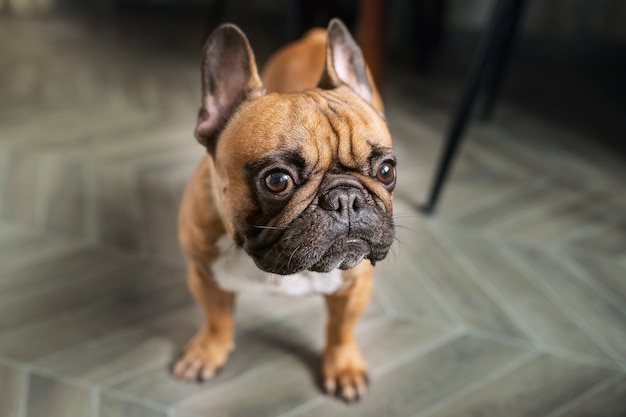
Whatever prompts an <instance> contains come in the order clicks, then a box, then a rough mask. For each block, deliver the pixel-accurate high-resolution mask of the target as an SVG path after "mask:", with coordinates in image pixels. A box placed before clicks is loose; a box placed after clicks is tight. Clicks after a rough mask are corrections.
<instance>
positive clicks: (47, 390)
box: [0, 17, 626, 417]
mask: <svg viewBox="0 0 626 417" xmlns="http://www.w3.org/2000/svg"><path fill="white" fill-rule="evenodd" d="M130 28H131V29H129V28H128V27H125V26H124V25H123V24H122V23H121V22H116V23H111V22H108V23H102V22H93V21H81V20H64V19H50V20H39V21H24V20H23V21H17V20H11V19H9V18H6V17H5V18H3V19H2V20H0V51H1V54H2V56H1V57H0V416H2V417H40V416H63V417H73V416H77V417H85V416H92V417H98V416H99V417H113V416H124V417H126V416H128V417H135V416H141V417H148V416H149V417H156V416H176V417H201V416H211V417H214V416H246V417H247V416H281V417H287V416H289V417H295V416H341V417H347V416H353V415H354V416H375V417H380V416H406V417H426V416H433V417H434V416H437V417H443V416H455V417H456V416H507V417H511V416H527V417H538V416H546V417H565V416H568V417H570V416H580V417H583V416H613V417H618V416H625V415H626V401H624V398H626V373H625V370H626V188H625V187H624V184H625V183H626V182H625V181H626V167H625V164H624V163H623V161H622V160H620V159H619V157H618V156H616V155H615V154H613V153H612V152H609V151H607V150H604V149H603V148H601V147H599V146H597V145H595V144H594V141H593V139H594V138H593V137H588V136H585V135H582V134H581V133H579V132H577V131H576V130H570V129H568V128H567V127H564V126H563V125H554V124H551V123H550V122H547V121H544V120H542V119H538V118H537V117H535V116H533V115H532V113H528V112H525V111H523V110H521V109H519V108H516V107H515V106H512V105H508V104H507V103H504V104H503V106H502V107H501V108H500V111H499V113H498V117H497V119H496V121H494V122H493V123H488V124H485V123H477V124H475V125H474V126H473V128H472V129H471V131H470V134H469V137H468V140H467V143H466V145H465V146H464V147H463V150H462V154H461V157H460V159H459V160H458V163H457V164H456V167H455V170H454V173H453V175H452V178H451V181H450V183H449V186H448V188H447V189H446V191H445V194H444V196H443V200H442V204H441V207H440V210H439V212H438V213H437V215H436V216H434V217H432V218H427V217H424V216H423V215H422V214H420V212H419V211H418V210H417V206H418V204H419V203H420V202H421V201H423V198H424V195H425V191H426V190H427V188H428V182H429V180H430V176H431V175H432V170H433V166H434V163H435V161H436V158H437V155H438V152H439V149H440V146H441V137H442V132H443V131H444V130H445V127H446V125H447V123H448V114H449V112H448V111H442V110H441V109H440V108H438V107H437V106H436V105H435V104H436V103H438V100H440V99H441V97H443V99H442V100H444V101H445V100H446V97H448V98H449V96H450V95H453V94H454V91H456V90H455V89H454V88H452V87H450V88H449V89H448V90H446V89H445V88H444V89H435V88H431V87H429V86H428V85H423V84H422V83H417V82H414V81H413V80H412V79H410V78H408V77H404V76H403V75H402V73H399V74H397V76H394V77H392V81H391V82H390V85H389V91H388V94H387V97H386V98H387V106H388V117H389V123H390V128H391V130H392V133H393V135H394V138H395V141H396V146H397V153H398V156H399V164H400V165H399V166H400V183H399V186H398V191H397V195H396V209H395V210H396V216H395V217H396V221H397V224H398V233H397V234H398V243H397V244H396V245H395V247H394V249H393V253H392V254H391V255H390V256H389V259H388V260H387V261H385V262H384V263H382V264H381V265H380V266H379V267H378V269H377V276H376V292H375V299H374V302H373V303H372V305H371V307H370V309H369V310H368V313H367V314H366V316H365V317H364V318H363V319H362V321H361V322H360V326H359V336H358V337H359V340H360V343H361V345H362V347H363V350H364V353H365V356H366V358H367V359H368V361H369V364H370V367H371V373H372V384H371V390H370V393H369V395H368V397H367V398H366V399H365V400H364V401H362V402H361V403H360V404H358V405H354V406H348V405H346V404H343V403H341V402H339V401H337V400H335V399H333V398H328V397H326V396H324V395H323V394H322V392H321V389H320V375H319V367H320V360H319V351H320V349H321V347H322V343H323V339H322V333H323V332H322V329H323V323H324V312H323V308H322V304H321V300H319V299H317V298H305V299H296V298H280V297H268V296H256V295H249V294H244V295H242V296H241V297H240V298H239V299H238V312H237V322H238V327H237V349H236V351H235V353H234V355H233V356H232V358H231V359H230V361H229V363H228V364H227V366H226V367H225V368H224V369H223V371H222V372H221V374H220V375H219V376H218V377H217V378H216V379H215V380H213V381H211V382H209V383H206V384H203V385H196V384H184V383H180V382H177V381H175V380H174V379H173V378H172V376H171V375H170V372H169V366H170V364H171V362H172V360H173V358H175V356H176V355H177V353H178V352H179V351H180V349H181V347H182V346H183V345H184V343H185V342H186V341H187V340H188V339H189V338H190V337H191V336H192V334H193V333H194V331H195V329H196V328H197V327H198V325H199V323H200V321H201V316H200V312H199V310H198V308H197V307H196V306H195V304H194V303H193V302H192V300H191V297H190V296H189V294H188V292H187V289H186V286H185V279H184V265H183V264H182V262H181V255H180V252H179V249H178V247H177V243H176V239H175V235H176V230H175V216H176V210H177V205H178V202H179V199H180V195H181V190H182V187H183V184H184V183H185V181H186V179H187V178H188V177H189V175H190V173H191V171H192V170H193V168H194V165H195V163H196V162H197V161H198V160H199V158H201V157H202V154H203V152H202V149H201V147H200V146H199V145H197V144H196V143H195V141H194V139H193V137H192V131H193V124H194V117H195V111H196V105H197V104H198V102H199V87H198V69H197V59H196V57H197V54H198V51H199V49H197V48H199V44H197V42H196V41H195V40H197V37H194V36H186V37H182V36H181V37H178V35H180V33H178V32H171V31H170V28H169V27H168V26H167V25H160V24H158V22H157V23H154V24H152V25H150V24H148V28H149V29H147V30H153V31H152V32H151V33H152V34H153V35H151V36H150V37H148V36H141V35H142V33H143V32H142V31H141V30H140V29H132V28H135V26H133V25H130ZM194 30H195V31H196V33H201V32H202V30H203V29H202V28H201V27H200V26H199V25H196V26H193V25H191V27H190V28H189V31H190V33H193V32H194ZM144 34H145V33H144ZM252 43H253V46H254V47H255V48H261V49H262V48H263V47H262V46H260V47H259V45H261V44H262V39H259V38H256V37H253V38H252ZM416 97H417V100H416Z"/></svg>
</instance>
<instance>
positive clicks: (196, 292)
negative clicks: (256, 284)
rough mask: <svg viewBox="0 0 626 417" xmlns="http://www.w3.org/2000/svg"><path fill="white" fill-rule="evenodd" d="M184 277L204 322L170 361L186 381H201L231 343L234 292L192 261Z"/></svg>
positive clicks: (212, 372)
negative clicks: (179, 353) (202, 270)
mask: <svg viewBox="0 0 626 417" xmlns="http://www.w3.org/2000/svg"><path fill="white" fill-rule="evenodd" d="M187 278H188V284H189V289H190V290H191V293H192V294H193V296H194V298H195V299H196V300H197V301H198V303H199V304H200V305H201V306H202V309H203V310H204V315H205V318H206V323H205V325H204V326H203V328H202V329H200V331H199V332H198V333H197V334H196V335H195V336H194V338H193V339H191V341H190V342H189V343H188V344H187V346H186V347H185V351H184V352H183V354H182V356H181V358H180V359H179V360H178V361H177V362H176V364H175V365H174V375H176V377H177V378H179V379H182V380H186V381H190V380H200V381H203V380H207V379H211V378H213V377H214V376H215V374H216V373H217V371H218V370H219V369H220V368H221V367H222V366H223V365H224V363H226V360H227V359H228V355H229V354H230V352H231V351H232V350H233V349H234V347H235V343H234V340H233V331H234V319H233V308H234V302H235V294H234V293H232V292H227V291H224V290H222V289H220V288H219V287H218V286H217V284H216V283H215V281H214V280H213V278H211V277H210V276H207V274H203V273H202V272H201V270H200V269H199V268H198V267H197V266H196V265H194V264H193V263H192V264H190V265H189V270H188V273H187Z"/></svg>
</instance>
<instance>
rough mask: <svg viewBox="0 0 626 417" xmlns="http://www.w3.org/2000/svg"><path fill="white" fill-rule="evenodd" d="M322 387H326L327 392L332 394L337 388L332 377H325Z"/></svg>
mask: <svg viewBox="0 0 626 417" xmlns="http://www.w3.org/2000/svg"><path fill="white" fill-rule="evenodd" d="M324 389H326V393H327V394H330V395H334V394H335V391H336V390H337V383H336V382H335V380H334V379H327V380H326V381H325V382H324Z"/></svg>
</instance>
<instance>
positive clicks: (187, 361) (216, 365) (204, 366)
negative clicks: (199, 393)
mask: <svg viewBox="0 0 626 417" xmlns="http://www.w3.org/2000/svg"><path fill="white" fill-rule="evenodd" d="M232 349H233V345H232V343H230V344H229V343H217V342H216V341H214V340H211V339H210V338H209V337H207V336H206V335H205V334H203V333H202V332H201V333H199V334H198V335H196V337H194V338H193V339H192V340H191V342H189V344H188V345H187V347H186V348H185V351H184V352H183V354H182V355H181V357H180V359H178V361H177V362H176V364H175V365H174V368H173V373H174V376H175V377H176V378H178V379H180V380H183V381H198V382H202V381H208V380H209V379H212V378H213V377H215V375H216V374H217V371H218V370H219V369H220V368H221V367H222V366H223V365H224V363H226V360H227V359H228V355H229V353H230V351H231V350H232Z"/></svg>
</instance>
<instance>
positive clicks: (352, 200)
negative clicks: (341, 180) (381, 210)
mask: <svg viewBox="0 0 626 417" xmlns="http://www.w3.org/2000/svg"><path fill="white" fill-rule="evenodd" d="M319 204H320V207H322V208H323V209H324V210H328V211H333V212H337V213H339V214H341V215H342V217H350V218H355V216H358V215H359V213H360V212H361V209H363V208H364V206H365V200H364V198H363V192H362V191H361V190H360V189H358V188H356V187H351V186H340V187H336V188H333V189H332V190H330V191H328V192H326V193H324V194H323V195H322V196H321V197H320V200H319Z"/></svg>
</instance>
